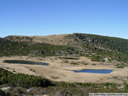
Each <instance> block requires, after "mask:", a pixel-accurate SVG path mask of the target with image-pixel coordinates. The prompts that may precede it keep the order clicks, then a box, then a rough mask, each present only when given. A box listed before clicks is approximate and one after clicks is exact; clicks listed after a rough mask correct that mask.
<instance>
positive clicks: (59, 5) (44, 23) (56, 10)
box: [0, 0, 128, 39]
mask: <svg viewBox="0 0 128 96" xmlns="http://www.w3.org/2000/svg"><path fill="white" fill-rule="evenodd" d="M76 32H77V33H90V34H99V35H107V36H115V37H121V38H127V39H128V0H0V37H5V36H8V35H51V34H68V33H76Z"/></svg>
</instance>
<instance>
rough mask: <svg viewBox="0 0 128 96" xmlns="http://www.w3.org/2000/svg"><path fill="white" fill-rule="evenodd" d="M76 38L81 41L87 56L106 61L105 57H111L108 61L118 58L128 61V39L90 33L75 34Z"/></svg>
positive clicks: (120, 60) (118, 59)
mask: <svg viewBox="0 0 128 96" xmlns="http://www.w3.org/2000/svg"><path fill="white" fill-rule="evenodd" d="M74 35H75V38H77V39H76V40H77V41H78V42H81V44H82V48H83V50H85V51H86V52H85V56H88V54H89V56H90V57H91V60H93V61H104V58H106V57H107V58H109V59H108V61H114V60H117V61H119V62H125V63H127V62H128V40H127V39H121V38H115V37H107V36H99V35H90V34H74Z"/></svg>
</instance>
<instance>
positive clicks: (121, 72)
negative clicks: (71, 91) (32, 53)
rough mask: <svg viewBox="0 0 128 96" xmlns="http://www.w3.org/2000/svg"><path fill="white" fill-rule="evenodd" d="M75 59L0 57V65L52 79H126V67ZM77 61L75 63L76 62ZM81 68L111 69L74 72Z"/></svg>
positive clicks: (17, 71)
mask: <svg viewBox="0 0 128 96" xmlns="http://www.w3.org/2000/svg"><path fill="white" fill-rule="evenodd" d="M77 58H78V59H76V60H74V59H73V60H71V59H64V58H60V57H46V58H41V57H31V58H30V57H26V56H14V57H1V58H0V67H2V68H4V69H7V70H9V71H11V72H14V73H24V74H30V75H36V76H42V77H46V78H48V79H50V80H53V81H66V82H94V83H105V82H110V83H123V81H125V80H126V79H127V76H128V75H127V73H128V68H127V67H125V68H116V67H115V66H114V64H112V63H102V62H92V61H90V59H88V58H86V57H77ZM4 60H29V61H38V62H45V63H49V66H43V65H26V64H8V63H4V62H3V61H4ZM76 63H77V64H76ZM81 69H112V70H113V72H112V73H110V74H95V73H75V72H73V70H81Z"/></svg>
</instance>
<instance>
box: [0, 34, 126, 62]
mask: <svg viewBox="0 0 128 96" xmlns="http://www.w3.org/2000/svg"><path fill="white" fill-rule="evenodd" d="M0 46H1V47H0V56H11V55H20V56H86V57H88V58H90V59H91V60H92V61H102V62H108V61H109V62H117V61H118V62H122V63H127V62H128V40H127V39H121V38H115V37H107V36H100V35H91V34H80V33H74V34H64V35H50V36H8V37H5V38H1V39H0Z"/></svg>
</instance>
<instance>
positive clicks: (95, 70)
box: [74, 69, 112, 74]
mask: <svg viewBox="0 0 128 96" xmlns="http://www.w3.org/2000/svg"><path fill="white" fill-rule="evenodd" d="M74 72H76V73H97V74H109V73H111V72H112V70H110V69H82V70H74Z"/></svg>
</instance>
